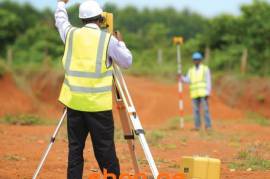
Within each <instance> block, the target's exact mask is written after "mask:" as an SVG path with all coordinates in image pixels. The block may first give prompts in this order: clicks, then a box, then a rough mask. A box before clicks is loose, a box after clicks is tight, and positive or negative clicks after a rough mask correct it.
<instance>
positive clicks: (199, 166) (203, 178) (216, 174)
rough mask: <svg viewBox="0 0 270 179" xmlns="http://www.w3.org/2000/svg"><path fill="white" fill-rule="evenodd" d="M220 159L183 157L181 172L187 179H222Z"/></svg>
mask: <svg viewBox="0 0 270 179" xmlns="http://www.w3.org/2000/svg"><path fill="white" fill-rule="evenodd" d="M220 165H221V161H220V160H219V159H213V158H208V157H197V156H194V157H187V156H184V157H182V164H181V166H180V167H181V172H183V173H184V174H185V179H220Z"/></svg>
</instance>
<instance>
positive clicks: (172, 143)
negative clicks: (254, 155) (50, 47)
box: [0, 76, 270, 179]
mask: <svg viewBox="0 0 270 179" xmlns="http://www.w3.org/2000/svg"><path fill="white" fill-rule="evenodd" d="M49 79H52V77H49V78H45V77H42V76H39V77H37V78H35V79H34V80H32V81H31V86H32V87H33V89H34V90H33V91H35V93H34V95H33V96H35V97H36V99H33V97H29V96H27V95H25V93H24V92H22V90H19V89H18V88H17V87H16V85H15V83H14V82H13V81H12V79H11V77H9V76H6V77H4V78H2V79H0V86H1V93H0V116H2V117H3V116H5V115H7V114H12V115H16V114H25V113H27V114H37V115H42V117H47V118H52V119H53V118H54V119H57V118H59V116H60V115H61V112H62V111H61V109H62V107H61V105H59V104H57V103H56V99H57V95H58V92H59V84H60V81H61V78H58V79H57V80H56V82H52V81H51V80H49ZM54 79H55V78H54ZM127 82H128V87H129V89H130V92H131V94H132V97H133V99H134V102H135V105H136V107H137V110H138V114H139V115H140V119H141V121H142V124H143V126H144V127H145V129H146V131H148V133H147V135H146V136H147V138H148V139H149V141H150V147H151V150H152V152H153V155H154V157H155V160H156V162H157V165H158V168H159V169H160V171H162V172H167V171H169V172H173V173H175V172H178V171H179V164H180V162H181V156H183V155H209V156H211V157H217V158H220V159H221V160H222V174H221V176H222V177H221V178H222V179H269V178H270V171H264V172H262V171H250V172H247V171H235V172H231V171H230V170H229V169H228V163H230V162H232V161H235V160H236V155H237V153H238V152H239V151H241V150H245V149H249V147H250V146H255V150H256V151H257V150H258V151H259V152H261V153H262V155H263V157H264V158H265V159H268V160H269V159H270V153H269V150H270V143H269V141H270V135H269V134H270V132H269V127H264V126H260V125H257V124H250V123H246V122H245V121H244V117H245V113H246V111H245V110H243V109H236V108H235V107H230V106H229V105H226V104H225V103H224V100H221V98H219V97H218V96H217V95H216V93H214V94H213V95H212V96H211V98H210V106H211V113H212V116H213V119H214V129H215V132H214V133H213V134H212V135H207V134H206V133H204V132H200V133H196V132H191V131H189V129H190V128H192V122H190V121H188V122H187V125H186V128H185V129H184V130H178V129H175V128H174V129H173V128H170V127H169V123H170V122H171V118H173V117H176V116H177V114H178V109H177V101H178V99H177V85H169V84H163V83H158V82H154V81H152V80H149V79H145V78H137V77H127ZM52 83H53V85H51V84H52ZM40 84H42V85H40ZM185 92H187V88H185ZM185 94H186V95H185V98H184V102H185V113H186V115H187V116H191V115H192V108H191V102H190V99H189V97H188V95H187V93H185ZM267 99H268V98H267ZM227 119H230V120H227ZM241 119H242V120H241ZM235 120H237V122H236V121H235ZM55 122H56V121H55ZM116 122H117V128H120V127H119V125H118V120H116ZM54 127H55V126H13V125H7V124H0V138H1V139H2V140H1V142H0V179H2V178H3V179H9V178H10V179H11V178H12V179H14V178H18V179H22V178H25V179H27V178H31V177H32V174H33V172H34V170H35V168H36V166H37V164H38V162H39V159H40V157H41V154H42V152H43V151H44V149H45V147H46V146H47V141H48V140H49V137H50V135H51V134H52V131H53V130H54ZM119 131H120V130H117V132H119ZM151 131H158V132H161V133H162V135H163V137H160V139H159V140H158V141H154V140H153V139H152V138H151V135H152V132H151ZM89 146H90V143H89V140H88V142H87V145H86V150H85V155H86V165H85V178H87V175H89V174H90V173H91V172H90V170H89V169H97V168H98V167H97V164H96V162H95V160H94V156H93V153H92V149H91V148H89ZM137 146H138V147H139V144H138V145H137ZM117 151H118V153H119V158H120V161H121V164H122V165H121V168H122V170H123V171H125V172H131V171H132V170H131V164H130V159H129V155H128V152H127V146H126V145H125V142H123V140H122V139H117ZM138 155H139V158H142V159H143V154H142V151H141V150H139V151H138ZM66 161H67V141H66V132H65V128H64V127H63V128H62V129H61V131H60V134H59V136H58V140H57V142H56V144H55V145H54V147H53V149H52V151H51V153H50V155H49V158H48V160H47V162H46V165H45V167H44V169H43V170H42V173H41V178H46V179H61V178H65V176H66ZM140 163H141V165H140V166H141V168H142V170H146V171H148V172H149V169H148V168H147V165H146V164H145V161H144V160H140Z"/></svg>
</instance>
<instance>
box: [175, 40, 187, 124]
mask: <svg viewBox="0 0 270 179" xmlns="http://www.w3.org/2000/svg"><path fill="white" fill-rule="evenodd" d="M173 43H174V44H175V45H176V52H177V58H176V59H177V74H178V93H179V104H178V105H179V117H180V128H181V129H183V128H184V101H183V83H182V79H181V74H182V59H181V45H182V44H183V43H184V39H183V37H174V38H173Z"/></svg>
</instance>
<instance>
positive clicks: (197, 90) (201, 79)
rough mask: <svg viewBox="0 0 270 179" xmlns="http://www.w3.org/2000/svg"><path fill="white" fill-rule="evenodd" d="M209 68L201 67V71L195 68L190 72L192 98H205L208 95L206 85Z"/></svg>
mask: <svg viewBox="0 0 270 179" xmlns="http://www.w3.org/2000/svg"><path fill="white" fill-rule="evenodd" d="M206 71H207V67H206V66H204V65H200V67H199V69H196V67H193V68H191V69H190V71H189V77H190V96H191V98H199V97H205V96H206V95H207V89H206V88H207V84H206Z"/></svg>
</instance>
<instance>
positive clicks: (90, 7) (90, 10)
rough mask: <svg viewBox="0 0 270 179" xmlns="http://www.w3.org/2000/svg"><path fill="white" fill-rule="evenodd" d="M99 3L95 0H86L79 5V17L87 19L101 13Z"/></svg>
mask: <svg viewBox="0 0 270 179" xmlns="http://www.w3.org/2000/svg"><path fill="white" fill-rule="evenodd" d="M102 12H103V11H102V9H101V7H100V5H99V4H98V3H97V2H96V1H95V0H86V1H84V2H83V3H81V5H80V10H79V18H80V19H89V18H92V17H96V16H99V15H101V14H102Z"/></svg>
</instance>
